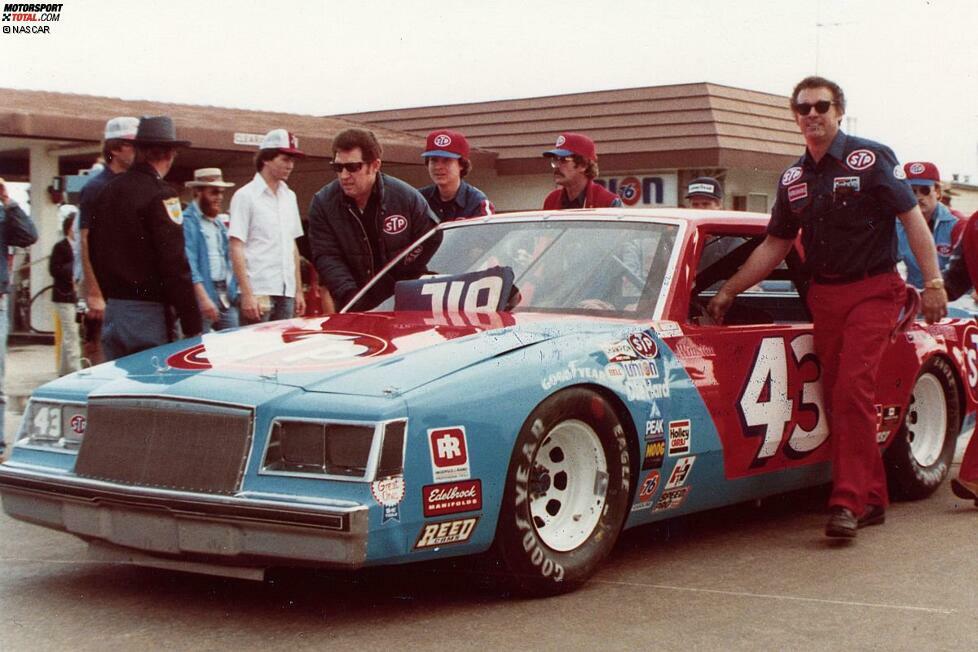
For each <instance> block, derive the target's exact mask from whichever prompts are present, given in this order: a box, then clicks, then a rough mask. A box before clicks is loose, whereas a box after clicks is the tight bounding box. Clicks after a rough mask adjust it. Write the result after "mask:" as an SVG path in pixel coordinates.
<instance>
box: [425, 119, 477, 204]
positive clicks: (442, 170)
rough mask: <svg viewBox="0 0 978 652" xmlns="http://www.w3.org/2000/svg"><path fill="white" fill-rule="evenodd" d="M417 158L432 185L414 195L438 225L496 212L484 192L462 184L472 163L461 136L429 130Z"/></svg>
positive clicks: (466, 141) (454, 133)
mask: <svg viewBox="0 0 978 652" xmlns="http://www.w3.org/2000/svg"><path fill="white" fill-rule="evenodd" d="M421 158H423V159H424V162H425V166H426V167H427V168H428V175H429V176H430V177H431V181H432V184H431V185H429V186H425V187H424V188H420V189H419V190H418V192H420V193H421V195H422V196H423V197H424V198H425V199H426V200H427V201H428V205H429V206H431V210H433V211H434V212H435V214H436V215H437V216H438V218H439V219H440V220H441V221H442V222H450V221H452V220H458V219H461V218H464V217H480V216H482V215H492V214H493V213H494V212H496V211H495V208H493V205H492V202H491V201H489V199H488V198H487V197H486V193H484V192H482V191H481V190H479V189H478V188H476V187H475V186H473V185H471V184H470V183H468V182H467V181H465V176H466V175H468V173H469V172H470V171H471V170H472V161H470V160H469V141H468V140H466V138H465V136H464V135H462V134H461V133H459V132H457V131H451V130H449V129H439V130H437V131H432V132H431V133H430V134H428V139H427V143H426V147H425V151H424V152H422V153H421Z"/></svg>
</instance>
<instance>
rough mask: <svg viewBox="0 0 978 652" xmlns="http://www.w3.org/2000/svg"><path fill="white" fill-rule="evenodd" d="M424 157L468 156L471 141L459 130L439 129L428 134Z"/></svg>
mask: <svg viewBox="0 0 978 652" xmlns="http://www.w3.org/2000/svg"><path fill="white" fill-rule="evenodd" d="M421 156H422V157H428V156H443V157H445V158H468V157H469V141H467V140H465V136H463V135H462V134H461V133H459V132H457V131H451V130H449V129H439V130H438V131H432V132H431V133H430V134H428V141H427V142H426V143H425V151H423V152H421Z"/></svg>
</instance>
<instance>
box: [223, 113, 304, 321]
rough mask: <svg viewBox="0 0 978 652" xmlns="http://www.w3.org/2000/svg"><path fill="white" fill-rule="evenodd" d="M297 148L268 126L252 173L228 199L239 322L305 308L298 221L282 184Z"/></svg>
mask: <svg viewBox="0 0 978 652" xmlns="http://www.w3.org/2000/svg"><path fill="white" fill-rule="evenodd" d="M303 156H305V154H303V153H302V151H301V150H300V149H299V143H298V140H296V137H295V135H294V134H292V133H290V132H288V131H286V130H285V129H272V130H271V131H269V132H268V133H267V134H265V138H264V139H262V143H261V146H260V147H259V148H258V153H257V154H256V155H255V177H254V178H253V179H252V180H251V181H249V182H248V183H246V184H245V185H243V186H241V188H240V189H238V191H237V192H236V193H234V196H233V197H232V198H231V225H230V227H229V228H228V238H229V241H230V248H231V263H232V266H233V268H234V278H235V280H236V281H237V286H238V290H239V291H240V295H239V297H238V307H239V308H240V320H241V323H243V324H254V323H257V322H260V321H269V320H271V321H275V320H278V319H288V318H289V317H292V316H293V315H302V314H303V313H305V311H306V303H305V299H304V297H303V295H302V279H301V277H300V275H299V248H298V247H297V246H296V242H295V241H296V238H300V237H302V221H301V219H300V218H299V204H298V202H297V201H296V198H295V193H294V192H293V191H292V189H291V188H289V186H288V185H287V184H286V183H285V181H286V179H288V178H289V175H291V174H292V169H293V168H294V167H295V161H296V159H297V158H302V157H303Z"/></svg>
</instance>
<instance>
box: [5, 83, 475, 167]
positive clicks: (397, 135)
mask: <svg viewBox="0 0 978 652" xmlns="http://www.w3.org/2000/svg"><path fill="white" fill-rule="evenodd" d="M119 115H131V116H136V117H139V116H142V115H169V116H170V117H172V118H173V121H174V123H175V124H176V127H177V133H178V134H179V135H180V137H181V138H187V139H189V140H191V141H193V146H194V148H195V149H196V148H200V149H211V150H223V151H241V152H249V151H254V149H255V148H254V147H253V146H246V145H235V144H234V141H233V135H234V133H235V132H245V133H256V134H264V133H266V132H267V131H269V130H271V129H275V128H285V129H288V130H289V131H291V132H293V133H295V134H296V135H297V136H298V138H299V143H300V147H301V148H302V150H303V151H305V152H306V153H307V154H308V155H309V156H316V157H329V156H331V154H332V152H331V149H330V144H331V141H332V139H333V137H334V136H335V135H336V134H337V133H339V132H340V131H342V130H343V129H346V128H349V127H356V126H363V125H362V124H360V123H354V122H351V121H350V120H346V119H343V118H333V117H318V116H312V115H298V114H292V113H275V112H269V111H250V110H245V109H231V108H224V107H216V106H201V105H192V104H169V103H165V102H153V101H145V100H135V101H134V100H122V99H119V98H112V97H98V96H93V95H77V94H71V93H52V92H47V91H26V90H16V89H9V88H0V136H11V137H26V138H44V139H52V140H65V141H77V142H98V141H99V140H100V138H101V136H102V133H103V129H104V127H105V121H106V120H107V119H108V118H111V117H113V116H119ZM370 129H371V130H372V131H373V132H374V134H375V135H376V136H377V139H378V140H380V142H381V144H382V145H383V147H384V159H385V160H387V161H391V162H395V163H414V164H418V163H419V161H420V158H419V156H420V153H421V152H422V151H423V150H424V144H425V142H424V138H419V137H417V136H415V135H412V134H409V133H405V132H401V131H395V130H392V129H389V128H384V127H380V126H371V127H370ZM494 158H495V157H494V156H493V155H492V154H490V153H487V152H474V153H473V159H481V160H482V164H483V165H486V166H488V167H491V166H492V160H493V159H494Z"/></svg>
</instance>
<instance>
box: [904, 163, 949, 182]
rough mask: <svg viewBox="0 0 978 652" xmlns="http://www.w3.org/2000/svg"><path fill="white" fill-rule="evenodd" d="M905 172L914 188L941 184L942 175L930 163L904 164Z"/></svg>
mask: <svg viewBox="0 0 978 652" xmlns="http://www.w3.org/2000/svg"><path fill="white" fill-rule="evenodd" d="M903 171H904V172H905V173H906V175H907V181H909V182H910V185H913V186H933V185H934V184H935V183H940V182H941V173H940V172H939V171H938V170H937V166H936V165H934V164H933V163H931V162H930V161H911V162H910V163H904V165H903Z"/></svg>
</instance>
